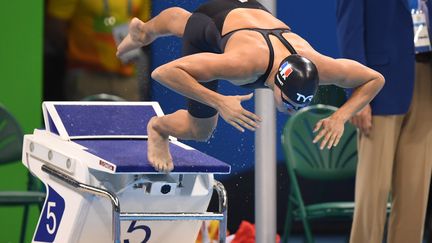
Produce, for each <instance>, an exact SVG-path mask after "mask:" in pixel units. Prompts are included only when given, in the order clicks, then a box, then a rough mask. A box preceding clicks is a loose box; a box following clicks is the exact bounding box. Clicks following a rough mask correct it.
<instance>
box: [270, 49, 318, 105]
mask: <svg viewBox="0 0 432 243" xmlns="http://www.w3.org/2000/svg"><path fill="white" fill-rule="evenodd" d="M318 83H319V76H318V70H317V68H316V66H315V64H314V63H313V62H311V61H310V60H309V59H307V58H305V57H302V56H300V55H298V54H293V55H290V56H288V57H286V58H285V59H283V60H282V62H281V64H280V65H279V70H278V71H277V72H276V75H275V85H276V86H277V87H279V89H280V90H281V91H282V93H283V94H285V95H286V96H287V97H288V99H286V98H284V97H283V96H282V95H281V98H282V101H283V102H284V103H285V104H287V105H289V107H290V108H292V109H294V110H299V109H301V108H303V107H305V106H307V105H308V104H309V103H310V102H311V101H312V98H313V97H314V95H315V93H316V91H317V90H318Z"/></svg>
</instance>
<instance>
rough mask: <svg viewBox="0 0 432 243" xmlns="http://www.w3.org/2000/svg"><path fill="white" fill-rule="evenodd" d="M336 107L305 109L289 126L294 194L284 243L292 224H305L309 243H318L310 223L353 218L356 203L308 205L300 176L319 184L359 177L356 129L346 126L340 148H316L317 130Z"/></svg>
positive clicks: (287, 149)
mask: <svg viewBox="0 0 432 243" xmlns="http://www.w3.org/2000/svg"><path fill="white" fill-rule="evenodd" d="M336 109H337V108H336V107H333V106H326V105H314V106H310V107H307V108H305V109H302V110H301V111H299V112H298V113H297V114H296V115H294V116H292V117H291V118H290V119H289V120H288V122H287V123H286V125H285V127H284V130H283V135H282V145H283V148H284V152H285V158H286V165H287V168H288V175H289V177H290V183H291V190H290V194H289V198H288V209H287V215H286V221H285V228H284V234H283V238H282V242H287V241H288V237H289V234H290V231H291V226H292V222H293V221H294V220H295V221H301V222H302V223H303V228H304V233H305V237H306V242H308V243H311V242H314V240H313V236H312V232H311V228H310V223H309V221H310V220H313V219H319V218H325V217H352V214H353V212H354V202H323V203H317V204H312V205H305V203H304V201H303V198H302V192H301V190H300V185H299V181H298V179H297V177H298V176H300V177H303V178H306V179H313V180H316V181H318V182H319V181H320V180H321V181H326V180H327V181H328V180H341V179H347V178H350V177H353V176H355V171H356V166H357V138H356V137H357V136H356V128H355V127H354V126H353V125H351V124H349V123H346V124H345V130H344V134H343V136H342V138H341V140H340V142H339V145H338V146H336V147H333V148H332V149H330V150H328V149H324V150H320V149H319V143H317V144H313V143H312V140H313V138H314V137H315V135H316V134H315V133H313V128H314V126H315V124H316V123H317V122H318V121H319V120H320V119H322V118H325V117H328V116H330V115H331V114H332V113H333V112H334V111H336Z"/></svg>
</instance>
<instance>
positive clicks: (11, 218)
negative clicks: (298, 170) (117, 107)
mask: <svg viewBox="0 0 432 243" xmlns="http://www.w3.org/2000/svg"><path fill="white" fill-rule="evenodd" d="M82 2H85V1H73V0H64V1H63V0H62V1H60V0H47V1H43V0H32V1H24V0H15V1H2V2H1V3H0V4H1V5H2V6H1V9H2V14H1V15H0V22H1V23H2V27H3V31H2V35H1V38H0V70H1V71H0V74H1V77H0V103H1V104H2V105H3V106H5V107H7V109H8V110H10V111H11V113H12V114H13V115H14V116H15V117H16V118H17V120H18V122H19V123H20V125H21V126H22V127H23V130H24V132H25V133H32V131H33V129H35V128H41V127H42V126H43V124H42V116H41V102H42V101H44V100H82V99H85V98H86V97H89V96H91V95H93V94H98V93H106V94H111V95H116V96H118V97H121V98H123V99H125V100H141V101H148V100H155V101H158V102H159V103H160V105H161V106H162V109H163V111H164V112H165V113H171V112H173V111H175V110H177V109H179V108H182V107H184V105H185V100H184V98H183V97H181V96H179V95H178V94H175V93H174V92H172V91H170V90H168V89H166V88H164V87H162V86H161V85H160V84H158V83H156V82H153V81H152V80H151V79H150V78H149V73H150V72H151V70H153V69H154V68H155V67H158V66H159V65H161V64H164V63H166V62H168V61H171V60H173V59H176V58H177V57H179V56H180V53H181V43H180V40H179V39H178V38H174V37H168V38H161V39H159V40H157V41H156V42H154V43H153V44H152V45H151V46H150V47H148V48H143V49H142V50H140V52H139V53H137V54H136V57H134V58H136V64H134V65H123V64H121V63H119V62H118V60H116V59H114V58H115V42H114V41H115V40H112V39H109V40H108V38H107V31H106V30H104V29H103V28H104V27H103V26H102V25H101V26H98V25H97V21H94V22H93V23H92V24H89V23H90V20H89V18H91V17H92V15H98V14H99V15H100V16H103V17H106V16H109V15H111V14H112V13H116V12H122V13H123V15H122V14H120V15H119V16H121V17H118V18H117V19H115V20H114V21H116V22H117V21H121V22H122V24H127V22H128V21H129V19H130V18H131V16H137V17H140V18H141V19H143V20H146V19H148V18H150V17H151V16H155V15H157V14H158V13H159V12H160V11H162V10H163V9H166V8H168V7H172V6H180V7H183V8H185V9H187V10H190V11H193V10H194V9H195V8H196V7H197V6H198V5H199V4H201V3H203V2H204V1H203V0H153V1H151V0H142V1H138V0H130V1H112V0H109V1H108V0H106V1H102V0H92V1H89V2H92V3H91V4H87V6H85V4H82ZM117 2H118V3H117ZM120 2H121V3H120ZM107 3H108V4H107ZM113 3H114V4H113ZM311 6H313V7H311ZM125 10H126V11H125ZM98 11H99V13H97V12H98ZM100 11H102V13H103V14H102V15H101V14H100ZM277 17H278V18H279V19H281V20H282V21H284V22H285V23H287V24H288V25H289V26H290V27H291V28H292V30H293V31H294V32H295V33H298V34H299V35H301V36H302V37H304V38H305V39H306V40H308V41H309V42H310V44H311V45H312V46H313V47H314V48H315V49H316V50H317V51H319V52H321V53H323V54H325V55H328V56H330V57H334V58H337V57H340V53H339V49H338V44H337V36H336V0H327V1H318V0H303V1H291V0H290V1H288V0H279V1H277ZM100 21H101V22H103V21H107V20H106V18H103V19H101V20H100ZM108 21H110V20H108ZM116 24H117V23H116ZM86 25H89V26H88V27H86ZM86 28H87V29H86ZM90 32H95V33H90ZM92 34H93V35H92ZM245 48H248V47H245ZM96 50H97V51H100V50H104V51H106V56H104V57H97V55H95V54H94V53H93V52H95V51H96ZM251 51H252V50H251ZM86 80H100V82H99V81H98V82H95V83H93V84H91V85H89V84H88V82H86ZM107 80H108V81H107ZM86 85H88V86H86ZM90 86H91V87H90ZM220 91H221V93H223V94H247V93H249V92H251V90H247V89H242V88H238V87H233V86H231V85H229V84H226V83H223V82H222V84H221V86H220ZM345 99H346V98H345V92H344V90H342V89H341V88H337V87H332V86H328V87H322V88H320V90H319V94H318V97H316V98H315V99H314V103H317V104H318V103H320V104H329V105H333V106H340V105H341V104H342V103H343V102H344V101H345ZM244 106H245V108H246V109H248V110H251V111H253V110H254V101H253V100H251V101H248V102H245V103H244ZM287 119H288V117H287V116H285V115H282V114H278V115H277V161H278V162H277V220H278V221H277V222H278V224H277V225H278V229H277V232H278V233H279V234H282V231H283V226H284V221H285V212H286V208H287V207H286V205H287V198H288V193H289V188H290V180H289V177H288V173H287V168H286V164H285V157H284V154H283V149H282V146H281V142H280V137H281V134H282V130H283V126H284V125H285V123H286V122H287ZM185 143H187V144H189V145H191V146H192V147H194V148H196V149H198V150H200V151H203V152H204V153H206V154H209V155H211V156H213V157H216V158H218V159H220V160H222V161H224V162H227V163H229V164H230V165H231V166H232V167H231V168H232V172H231V174H230V175H224V176H219V177H217V179H218V180H220V181H222V183H223V184H224V185H225V187H226V189H227V191H228V196H229V217H228V218H229V221H228V222H229V226H228V229H229V231H230V232H236V231H237V229H238V227H239V225H240V223H241V222H242V221H244V220H246V221H249V222H252V223H253V222H254V134H253V133H252V132H245V133H239V132H237V130H235V129H234V128H233V127H231V126H229V125H227V124H226V123H225V122H224V121H222V120H221V121H220V122H219V125H218V127H217V129H216V131H215V133H214V135H213V136H212V138H211V139H210V140H209V141H208V142H205V143H199V142H191V141H185ZM0 175H1V176H0V190H25V189H26V188H27V183H28V181H27V170H26V169H25V167H24V166H23V165H22V164H20V163H11V164H7V165H4V166H1V167H0ZM300 180H301V182H302V185H303V187H305V191H306V193H305V194H304V195H303V197H304V200H305V202H307V203H312V202H316V201H326V200H342V201H353V199H354V179H347V180H343V181H338V182H326V183H320V184H319V185H318V186H317V185H316V184H315V183H314V181H310V180H307V179H300ZM308 189H314V190H308ZM212 206H214V205H211V207H212ZM22 214H23V209H22V208H21V207H0V243H3V242H5V243H6V242H18V239H19V234H20V230H21V227H20V225H21V218H22ZM38 215H39V209H38V207H37V206H32V207H31V210H30V218H29V222H28V226H27V230H26V242H29V241H30V239H31V237H32V234H33V231H34V229H35V226H36V223H37V219H38ZM329 222H330V223H329ZM350 227H351V221H350V220H349V219H332V220H330V221H329V220H317V221H314V222H313V224H312V228H313V230H314V232H315V233H317V234H321V235H327V234H329V235H339V236H341V237H342V238H344V239H348V236H349V232H350ZM428 230H429V229H428V228H426V229H425V231H428ZM293 232H294V233H293V234H294V235H299V234H302V225H301V224H299V223H296V224H294V226H293Z"/></svg>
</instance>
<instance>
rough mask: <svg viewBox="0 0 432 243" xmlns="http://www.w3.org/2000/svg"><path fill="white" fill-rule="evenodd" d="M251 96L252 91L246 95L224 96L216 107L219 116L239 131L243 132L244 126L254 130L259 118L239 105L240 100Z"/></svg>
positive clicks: (259, 120) (248, 98)
mask: <svg viewBox="0 0 432 243" xmlns="http://www.w3.org/2000/svg"><path fill="white" fill-rule="evenodd" d="M252 96H253V93H251V94H248V95H236V96H224V97H223V99H222V101H221V102H220V104H218V107H217V110H218V111H219V114H220V116H221V117H222V118H223V119H224V120H225V121H226V122H227V123H229V124H230V125H232V126H233V127H235V128H237V129H238V130H239V131H241V132H244V128H246V129H249V130H251V131H255V129H256V128H257V127H258V126H259V125H258V123H259V122H261V118H259V117H258V116H257V115H255V114H254V113H252V112H250V111H248V110H245V109H244V108H243V107H242V106H241V102H243V101H245V100H250V99H251V98H252Z"/></svg>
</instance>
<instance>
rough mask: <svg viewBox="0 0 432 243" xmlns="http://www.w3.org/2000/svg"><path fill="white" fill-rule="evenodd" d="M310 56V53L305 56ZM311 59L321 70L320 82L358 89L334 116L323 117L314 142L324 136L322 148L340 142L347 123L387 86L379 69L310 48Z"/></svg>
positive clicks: (318, 124) (316, 130)
mask: <svg viewBox="0 0 432 243" xmlns="http://www.w3.org/2000/svg"><path fill="white" fill-rule="evenodd" d="M306 55H308V56H306ZM306 55H305V56H306V57H308V58H310V59H311V60H312V61H313V62H314V63H315V64H316V65H317V68H318V70H319V75H320V84H324V85H325V84H334V85H337V86H339V87H342V88H356V89H355V91H354V92H353V94H352V96H351V97H350V98H349V99H348V100H347V101H346V102H345V104H344V105H342V106H341V107H340V108H339V109H338V110H337V111H336V112H335V113H334V114H333V115H331V116H330V117H328V118H326V119H323V120H320V121H319V122H318V123H317V124H316V126H315V129H314V132H318V131H319V132H318V134H317V135H316V137H315V138H314V140H313V141H314V143H315V142H318V141H319V140H320V139H322V141H321V144H320V147H321V149H323V148H324V147H326V146H327V148H331V147H332V146H336V145H337V144H338V143H339V140H340V138H341V137H342V134H343V129H344V124H345V122H347V121H348V120H349V119H350V118H352V117H353V116H354V115H355V114H356V113H357V112H359V111H360V110H362V109H363V108H364V107H365V106H366V105H368V104H369V102H370V101H371V100H372V99H373V98H374V97H375V96H376V95H377V94H378V92H379V91H380V90H381V88H382V87H383V86H384V83H385V80H384V77H383V76H382V75H381V74H380V73H378V72H377V71H375V70H373V69H371V68H368V67H366V66H364V65H362V64H360V63H358V62H356V61H353V60H349V59H333V58H330V57H327V56H324V55H321V54H319V53H317V52H315V51H311V52H310V53H308V54H306Z"/></svg>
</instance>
